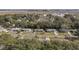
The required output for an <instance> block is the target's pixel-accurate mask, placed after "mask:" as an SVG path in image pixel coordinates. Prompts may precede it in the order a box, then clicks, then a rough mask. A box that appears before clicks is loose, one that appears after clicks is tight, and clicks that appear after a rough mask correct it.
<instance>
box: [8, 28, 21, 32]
mask: <svg viewBox="0 0 79 59" xmlns="http://www.w3.org/2000/svg"><path fill="white" fill-rule="evenodd" d="M9 30H10V31H13V32H16V31H20V30H21V28H11V29H9Z"/></svg>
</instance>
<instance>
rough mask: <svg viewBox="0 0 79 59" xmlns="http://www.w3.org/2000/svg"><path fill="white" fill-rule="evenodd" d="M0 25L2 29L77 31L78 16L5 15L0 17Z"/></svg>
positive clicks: (78, 26)
mask: <svg viewBox="0 0 79 59" xmlns="http://www.w3.org/2000/svg"><path fill="white" fill-rule="evenodd" d="M0 25H2V26H3V27H6V28H8V27H10V28H11V27H21V28H42V29H46V28H55V29H62V28H65V29H71V28H72V29H78V28H79V16H78V15H77V16H74V15H72V14H65V15H64V16H63V17H60V16H54V15H51V14H47V15H46V16H43V14H13V15H12V14H7V15H0Z"/></svg>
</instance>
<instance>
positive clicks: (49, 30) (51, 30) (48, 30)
mask: <svg viewBox="0 0 79 59" xmlns="http://www.w3.org/2000/svg"><path fill="white" fill-rule="evenodd" d="M54 31H55V29H46V32H54Z"/></svg>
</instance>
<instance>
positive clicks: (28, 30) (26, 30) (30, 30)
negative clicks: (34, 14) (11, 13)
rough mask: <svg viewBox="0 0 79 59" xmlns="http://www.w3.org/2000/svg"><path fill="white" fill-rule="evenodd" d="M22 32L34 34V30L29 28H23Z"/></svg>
mask: <svg viewBox="0 0 79 59" xmlns="http://www.w3.org/2000/svg"><path fill="white" fill-rule="evenodd" d="M21 31H25V32H33V30H32V29H29V28H23V29H21Z"/></svg>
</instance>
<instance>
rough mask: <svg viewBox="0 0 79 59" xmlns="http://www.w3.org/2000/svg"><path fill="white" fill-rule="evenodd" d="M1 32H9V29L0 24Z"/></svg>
mask: <svg viewBox="0 0 79 59" xmlns="http://www.w3.org/2000/svg"><path fill="white" fill-rule="evenodd" d="M0 32H8V30H7V29H5V28H3V27H2V26H0Z"/></svg>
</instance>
